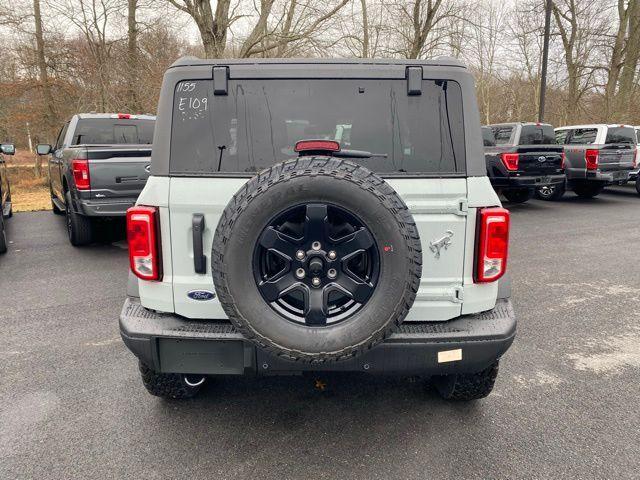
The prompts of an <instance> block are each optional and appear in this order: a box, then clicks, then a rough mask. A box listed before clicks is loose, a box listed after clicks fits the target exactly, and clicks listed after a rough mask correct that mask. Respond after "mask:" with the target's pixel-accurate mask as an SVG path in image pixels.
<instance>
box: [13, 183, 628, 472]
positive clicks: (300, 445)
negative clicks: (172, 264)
mask: <svg viewBox="0 0 640 480" xmlns="http://www.w3.org/2000/svg"><path fill="white" fill-rule="evenodd" d="M509 208H510V209H511V211H512V221H513V228H512V242H511V256H510V271H511V275H512V279H513V300H514V305H515V308H516V313H517V315H518V320H519V331H518V337H517V339H516V341H515V343H514V346H513V347H512V349H511V350H510V351H509V352H508V353H507V355H506V357H505V358H504V359H503V361H502V364H501V370H500V375H499V377H498V383H497V386H496V389H495V391H494V393H493V394H492V395H491V396H490V397H488V398H487V399H485V400H481V401H479V402H476V403H473V404H455V403H447V402H445V401H442V400H440V399H439V398H438V397H437V396H436V395H435V393H433V392H431V391H429V390H426V391H425V390H424V389H423V387H422V385H421V384H420V383H418V382H415V381H410V380H408V379H380V378H371V377H364V376H346V377H345V376H336V377H324V378H325V381H326V383H327V384H328V389H327V390H326V391H324V392H321V391H318V390H316V389H314V386H313V381H312V379H310V378H304V377H295V378H284V377H274V378H262V379H259V380H255V379H237V378H229V379H225V380H219V381H216V382H210V383H209V384H208V385H207V388H206V389H205V390H204V394H202V395H201V396H199V397H198V398H197V399H195V400H191V401H187V402H168V401H163V400H160V399H158V398H155V397H152V396H150V395H148V394H147V393H146V391H145V390H144V388H143V387H142V384H141V382H140V380H139V377H138V373H137V369H136V362H135V360H134V357H133V356H132V355H131V354H130V353H129V352H128V351H127V350H126V348H125V347H124V345H123V343H122V342H121V340H120V338H119V334H118V323H117V319H118V314H119V312H120V308H121V305H122V302H123V300H124V295H125V283H126V275H127V268H128V259H127V252H126V245H125V243H124V241H122V240H119V241H118V238H117V235H116V237H115V238H113V240H115V241H114V242H112V243H104V244H100V245H93V246H91V247H88V248H81V249H75V248H73V247H71V246H70V245H69V243H68V241H67V239H66V237H65V230H64V222H63V219H62V218H61V217H56V216H54V215H53V214H51V213H50V212H38V213H23V214H16V215H15V216H14V218H13V219H11V220H9V221H8V222H7V234H8V238H9V240H10V241H11V242H12V243H11V244H10V246H9V248H10V250H9V253H8V254H7V255H5V256H4V257H2V258H0V325H1V328H2V334H1V335H0V365H1V375H0V478H3V479H13V478H38V479H44V478H56V479H62V478H65V479H66V478H145V479H153V478H190V479H195V478H219V479H223V478H260V479H289V478H296V479H297V478H304V479H316V478H328V479H334V478H335V479H347V478H363V479H391V478H402V479H413V478H416V479H417V478H456V479H459V478H532V477H536V478H541V477H555V478H558V477H564V478H638V472H639V471H640V455H639V454H638V450H639V447H640V430H639V428H638V426H639V425H640V407H639V400H638V396H639V393H640V290H639V287H640V263H639V262H638V252H639V251H640V198H638V197H637V195H635V190H633V189H632V188H630V187H619V188H615V189H610V190H608V191H607V192H606V193H604V194H602V195H601V196H600V197H598V198H597V199H595V200H591V201H586V200H580V199H578V198H577V197H575V196H574V195H573V194H567V195H566V196H565V198H564V199H563V201H561V202H558V203H545V202H540V201H531V202H529V203H527V204H524V205H516V206H510V207H509Z"/></svg>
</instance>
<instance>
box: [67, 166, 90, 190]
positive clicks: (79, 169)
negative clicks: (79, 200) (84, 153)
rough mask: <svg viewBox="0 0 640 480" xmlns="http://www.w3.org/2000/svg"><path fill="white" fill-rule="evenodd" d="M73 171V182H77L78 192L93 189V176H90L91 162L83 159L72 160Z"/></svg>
mask: <svg viewBox="0 0 640 480" xmlns="http://www.w3.org/2000/svg"><path fill="white" fill-rule="evenodd" d="M71 171H72V172H73V180H74V181H75V182H76V188H77V189H78V190H90V189H91V175H90V174H89V161H88V160H83V159H81V158H76V159H73V160H71Z"/></svg>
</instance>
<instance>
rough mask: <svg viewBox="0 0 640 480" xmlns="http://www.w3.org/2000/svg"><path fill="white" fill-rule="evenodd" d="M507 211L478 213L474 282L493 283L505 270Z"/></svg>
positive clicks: (488, 210) (485, 209) (507, 248)
mask: <svg viewBox="0 0 640 480" xmlns="http://www.w3.org/2000/svg"><path fill="white" fill-rule="evenodd" d="M508 250H509V211H508V210H506V209H504V208H483V209H481V210H479V211H478V238H477V249H476V266H475V275H474V281H475V282H476V283H486V282H495V281H496V280H498V279H499V278H500V277H502V275H504V273H505V272H506V270H507V253H508Z"/></svg>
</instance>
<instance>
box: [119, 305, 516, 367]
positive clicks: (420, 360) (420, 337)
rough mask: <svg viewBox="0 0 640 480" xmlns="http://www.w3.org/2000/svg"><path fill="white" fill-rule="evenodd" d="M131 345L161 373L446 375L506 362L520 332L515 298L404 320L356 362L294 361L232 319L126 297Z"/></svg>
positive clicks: (124, 327)
mask: <svg viewBox="0 0 640 480" xmlns="http://www.w3.org/2000/svg"><path fill="white" fill-rule="evenodd" d="M120 334H121V336H122V339H123V340H124V343H125V344H126V346H127V347H128V348H129V350H131V351H132V352H133V353H134V354H135V355H136V356H137V357H138V358H139V359H140V360H141V361H142V362H144V363H146V364H147V365H149V366H150V367H151V368H153V369H154V370H156V371H159V372H166V373H194V374H204V375H256V374H258V375H269V374H287V373H291V374H294V373H299V372H303V371H361V372H367V373H380V374H411V375H441V374H449V373H471V372H477V371H480V370H483V369H484V368H486V367H488V366H489V365H491V364H492V363H493V362H495V361H496V360H497V359H498V358H500V357H501V356H502V355H503V354H504V353H505V352H506V351H507V349H508V348H509V346H510V345H511V343H512V342H513V339H514V338H515V334H516V318H515V314H514V312H513V307H512V305H511V301H510V300H508V299H499V300H498V301H497V303H496V307H495V308H494V309H492V310H489V311H487V312H483V313H479V314H474V315H465V316H462V317H459V318H456V319H453V320H449V321H446V322H420V323H413V322H411V323H404V324H402V325H401V327H400V329H399V330H398V331H397V332H396V333H394V334H392V335H391V336H390V337H389V338H387V339H386V340H385V341H384V342H383V343H381V344H379V345H377V346H376V347H374V348H372V349H371V350H370V351H368V352H367V353H365V354H363V355H361V356H359V357H357V358H354V359H352V360H348V361H344V362H339V363H330V364H312V365H311V364H305V363H300V362H291V361H287V360H283V359H281V358H278V357H274V356H272V355H269V354H266V353H265V352H263V351H262V350H260V349H258V348H256V347H255V346H254V345H253V344H252V343H250V342H249V341H247V340H245V338H244V337H243V336H242V335H241V334H240V333H238V331H237V330H236V329H235V328H234V327H233V325H231V324H230V323H229V322H228V321H203V320H199V321H197V320H188V319H185V318H183V317H179V316H177V315H172V314H163V313H157V312H154V311H152V310H148V309H146V308H144V307H143V306H142V305H141V304H140V301H139V299H137V298H133V297H130V298H127V300H126V301H125V303H124V306H123V308H122V313H121V314H120Z"/></svg>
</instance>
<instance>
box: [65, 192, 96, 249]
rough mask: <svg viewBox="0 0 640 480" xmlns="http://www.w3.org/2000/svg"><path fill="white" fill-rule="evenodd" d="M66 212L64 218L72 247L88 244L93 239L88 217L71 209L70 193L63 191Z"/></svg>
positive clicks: (91, 226)
mask: <svg viewBox="0 0 640 480" xmlns="http://www.w3.org/2000/svg"><path fill="white" fill-rule="evenodd" d="M64 198H65V201H66V204H67V205H66V206H67V208H66V212H65V214H66V215H65V219H66V222H67V234H68V235H69V241H70V242H71V245H73V246H74V247H80V246H82V245H88V244H89V243H91V240H92V239H93V225H92V223H91V219H90V218H89V217H85V216H84V215H80V214H78V213H76V212H74V211H73V207H72V205H71V194H70V193H69V192H67V193H65V197H64Z"/></svg>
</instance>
